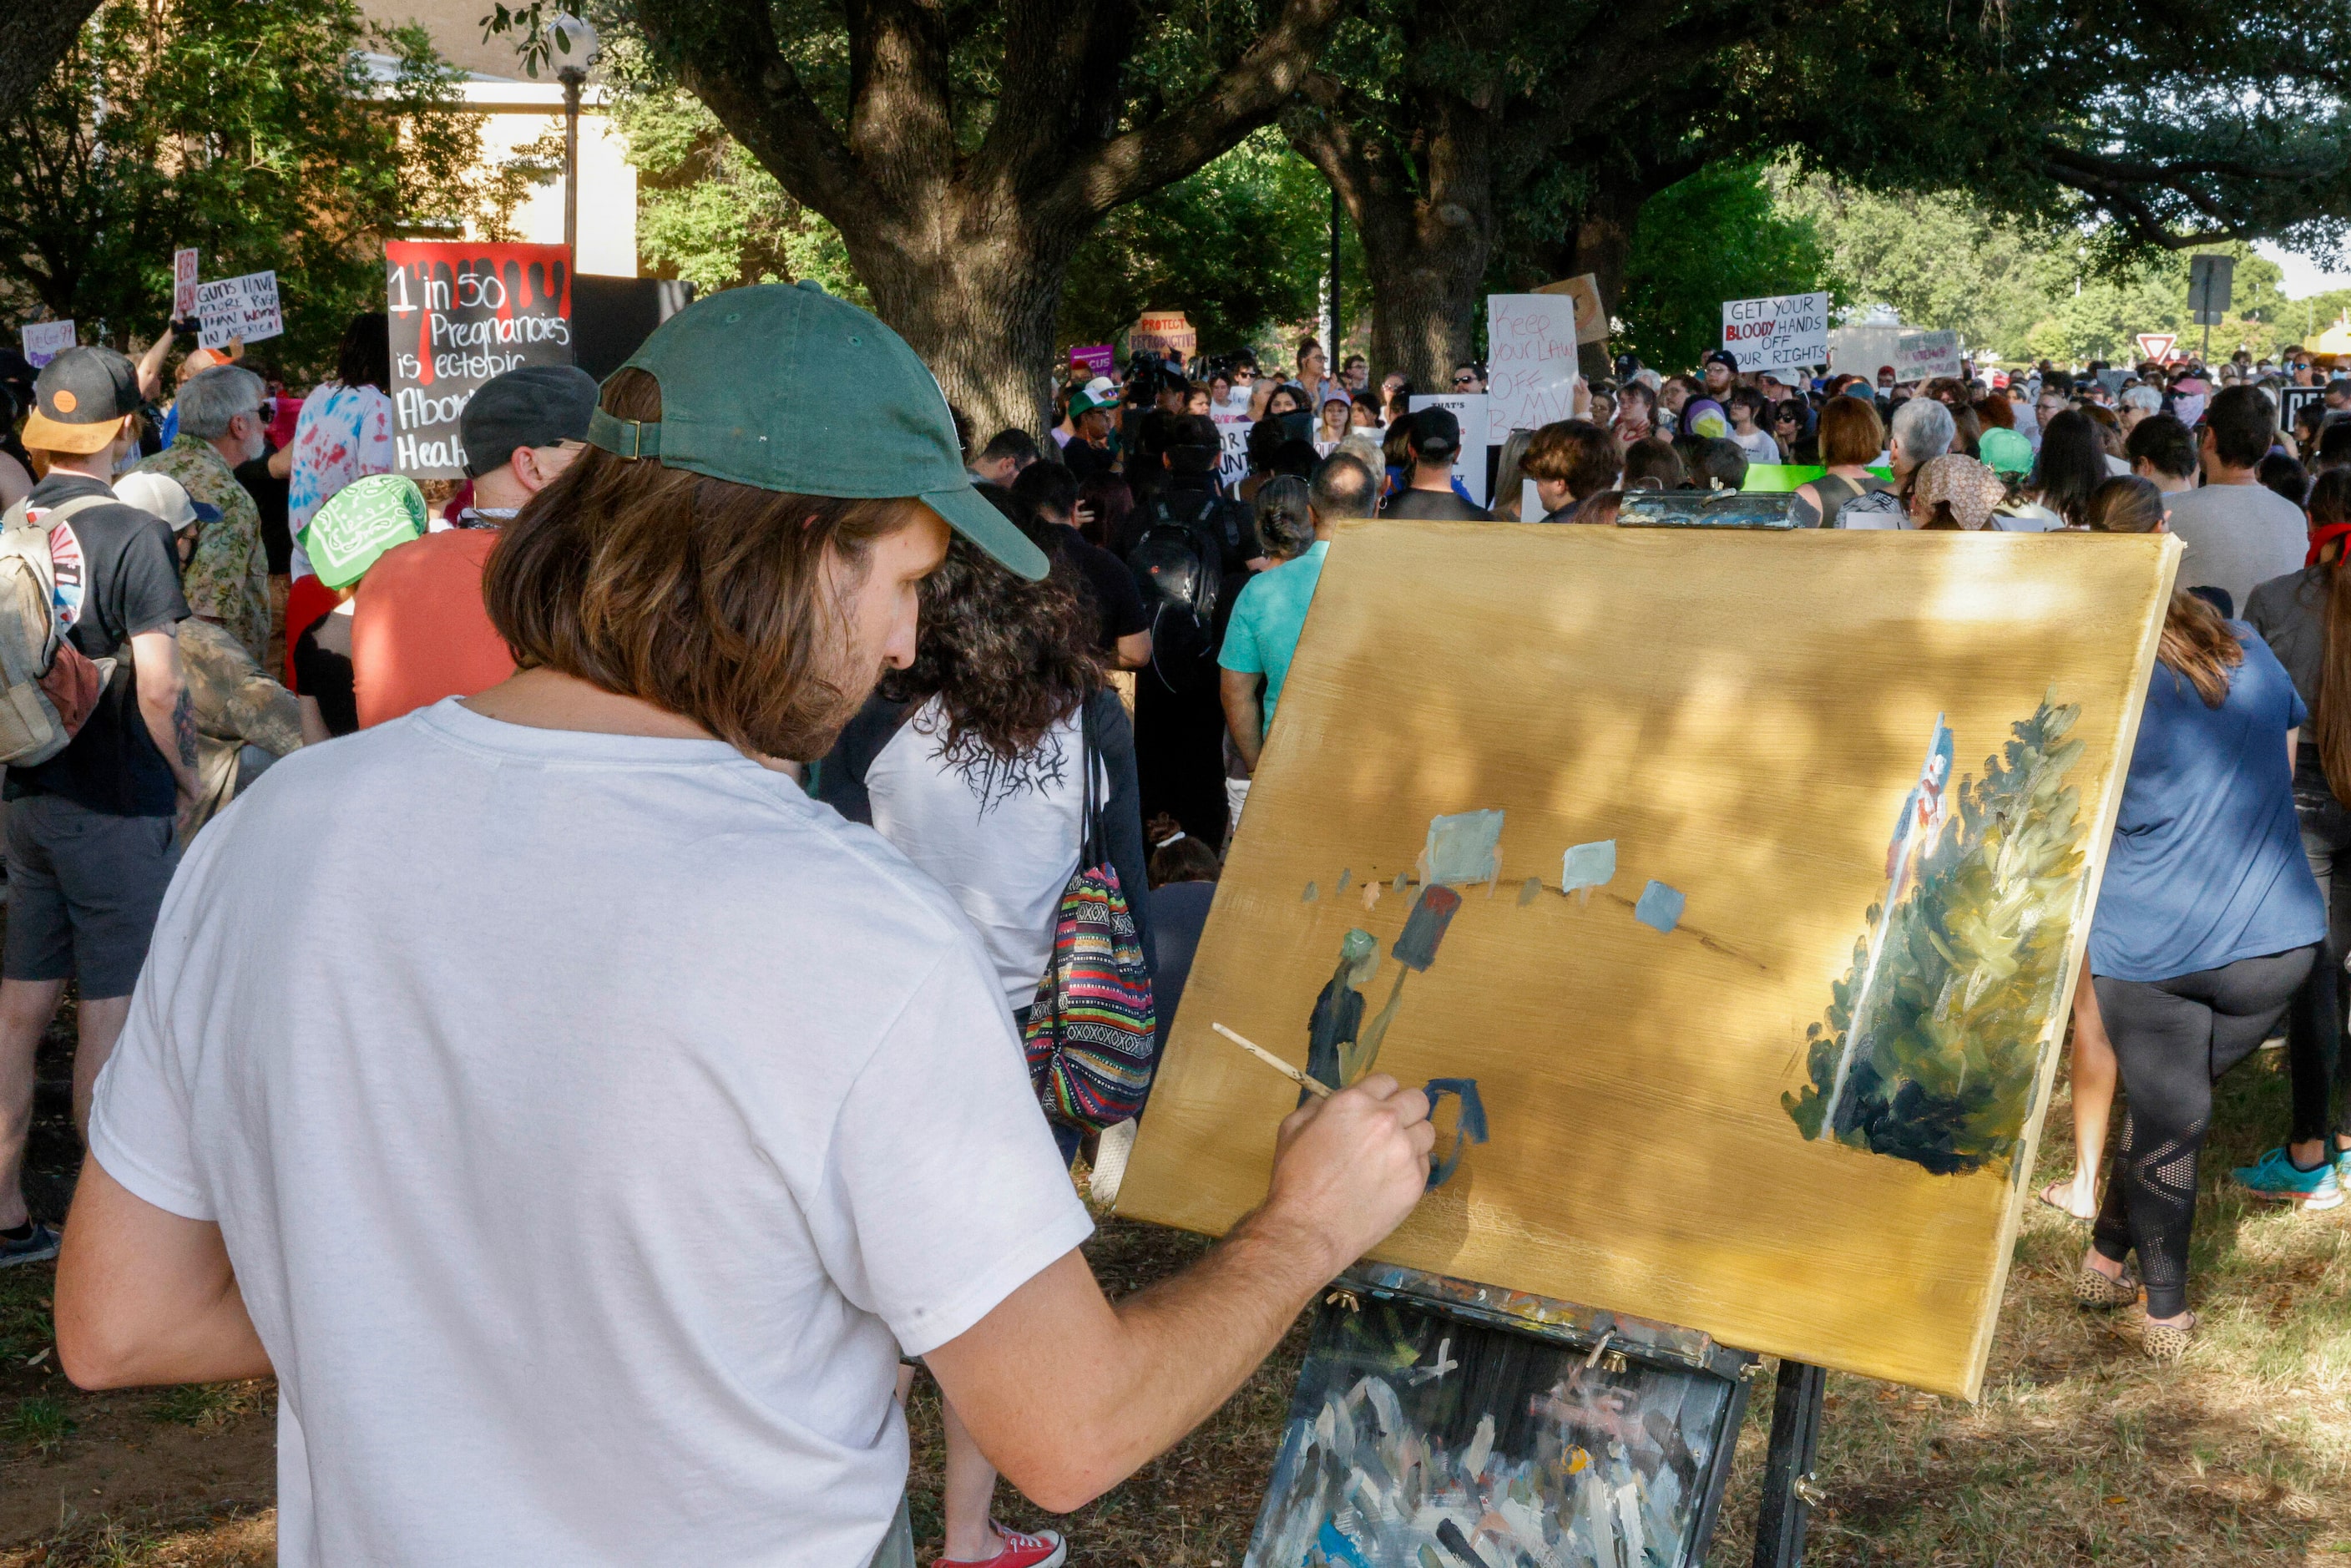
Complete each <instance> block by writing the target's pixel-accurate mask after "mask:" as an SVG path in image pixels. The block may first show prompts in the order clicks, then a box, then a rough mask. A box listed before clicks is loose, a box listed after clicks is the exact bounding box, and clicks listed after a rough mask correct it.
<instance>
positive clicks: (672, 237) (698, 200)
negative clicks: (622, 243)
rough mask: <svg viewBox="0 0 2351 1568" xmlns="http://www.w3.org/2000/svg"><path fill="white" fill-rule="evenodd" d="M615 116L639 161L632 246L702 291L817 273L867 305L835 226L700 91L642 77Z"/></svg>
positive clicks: (826, 284)
mask: <svg viewBox="0 0 2351 1568" xmlns="http://www.w3.org/2000/svg"><path fill="white" fill-rule="evenodd" d="M613 119H614V121H615V123H616V124H617V125H618V126H619V128H620V131H621V132H622V135H623V136H625V137H626V138H627V140H628V147H629V162H630V163H631V164H632V166H634V167H635V169H636V171H637V252H638V254H639V255H640V256H643V258H644V259H645V261H646V262H648V263H650V264H651V265H652V267H654V268H656V269H658V270H661V271H664V272H669V273H674V275H675V276H677V277H686V278H691V279H693V280H694V282H695V285H696V286H697V287H700V288H701V289H702V291H703V292H704V293H705V294H706V293H710V292H712V291H714V290H716V289H720V288H737V287H742V286H744V285H746V284H751V283H792V282H797V281H798V280H799V279H800V278H803V277H810V278H814V279H815V280H816V281H817V282H819V283H821V284H823V285H824V287H825V288H826V290H827V291H828V292H830V293H832V294H835V295H838V296H841V298H848V299H852V300H855V301H856V302H857V303H858V304H860V305H870V303H871V301H870V300H869V299H868V298H867V297H866V293H865V287H864V285H863V284H862V283H861V282H859V281H858V278H857V275H856V272H855V269H853V268H852V267H851V266H850V265H849V254H848V252H847V251H846V250H845V249H844V248H843V247H842V246H841V234H840V231H839V230H837V229H835V228H834V227H833V226H832V225H831V224H829V223H827V222H826V221H825V220H824V219H823V218H821V217H820V216H818V215H817V214H815V213H812V212H810V211H809V209H807V208H806V207H803V206H801V205H800V204H799V203H798V202H796V201H794V200H792V198H791V197H790V195H789V194H788V193H786V192H785V190H784V188H783V187H782V186H781V185H779V184H778V183H776V177H775V176H774V175H772V174H770V173H768V172H767V171H766V170H765V169H762V168H760V167H759V165H758V162H757V161H756V160H754V159H753V158H752V157H751V155H750V154H749V153H747V152H745V151H744V150H743V148H742V146H741V145H740V144H739V143H737V141H735V139H734V138H733V137H731V136H729V135H727V134H726V131H725V130H724V129H722V128H721V127H720V125H719V123H718V119H717V117H716V115H714V114H712V113H711V112H710V110H707V109H705V108H704V107H703V105H702V103H701V101H700V100H699V99H695V98H694V97H693V96H692V95H690V94H688V93H685V92H684V91H681V90H679V89H674V88H669V87H665V86H663V85H660V84H659V83H658V82H656V81H653V80H651V79H649V78H648V79H642V80H640V81H639V82H638V83H637V84H635V85H633V86H632V88H631V89H629V90H626V91H624V92H622V94H621V96H620V98H619V101H618V103H617V104H616V106H615V110H614V114H613Z"/></svg>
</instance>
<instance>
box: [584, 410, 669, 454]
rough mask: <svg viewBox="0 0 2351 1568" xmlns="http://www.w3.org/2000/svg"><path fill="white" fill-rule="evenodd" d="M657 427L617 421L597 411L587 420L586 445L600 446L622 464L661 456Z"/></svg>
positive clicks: (659, 430)
mask: <svg viewBox="0 0 2351 1568" xmlns="http://www.w3.org/2000/svg"><path fill="white" fill-rule="evenodd" d="M661 431H662V427H661V423H660V422H659V421H655V422H653V423H650V424H648V423H643V421H640V420H634V419H619V418H615V417H614V416H613V415H611V414H609V413H605V412H604V411H603V410H602V409H601V408H600V409H598V410H597V411H596V412H595V413H592V414H590V415H589V417H588V440H589V443H590V444H591V445H595V446H601V447H602V448H603V449H604V450H605V451H607V452H609V453H611V455H613V456H615V457H618V458H619V459H621V460H622V462H624V463H634V462H635V461H637V460H638V459H639V458H641V457H658V456H660V455H661Z"/></svg>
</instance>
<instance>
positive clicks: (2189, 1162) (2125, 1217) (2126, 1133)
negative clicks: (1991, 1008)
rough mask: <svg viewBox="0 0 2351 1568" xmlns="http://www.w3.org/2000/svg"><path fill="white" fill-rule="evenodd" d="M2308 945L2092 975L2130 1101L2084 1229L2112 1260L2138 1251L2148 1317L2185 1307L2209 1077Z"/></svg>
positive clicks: (2246, 1048) (2249, 1038) (2229, 1063)
mask: <svg viewBox="0 0 2351 1568" xmlns="http://www.w3.org/2000/svg"><path fill="white" fill-rule="evenodd" d="M2317 951H2318V948H2317V946H2316V945H2315V944H2314V945H2313V946H2308V947H2295V948H2293V949H2291V950H2289V951H2287V952H2283V953H2272V954H2269V955H2267V956H2263V957H2260V958H2240V959H2238V960H2237V961H2236V962H2235V963H2233V964H2228V965H2223V966H2222V967H2220V968H2218V969H2201V970H2199V971H2198V972H2196V973H2195V974H2192V975H2178V976H2174V977H2172V978H2170V979H2168V980H2118V979H2116V978H2114V977H2111V976H2108V975H2100V976H2098V977H2096V985H2097V989H2098V1011H2099V1013H2100V1014H2101V1015H2102V1016H2103V1017H2104V1018H2105V1024H2106V1037H2107V1038H2108V1039H2109V1040H2113V1041H2114V1046H2115V1060H2116V1063H2117V1064H2118V1065H2119V1066H2120V1068H2121V1070H2122V1087H2123V1094H2124V1097H2125V1098H2126V1100H2127V1101H2128V1109H2127V1110H2126V1111H2125V1113H2124V1114H2123V1133H2122V1146H2121V1147H2120V1149H2118V1150H2117V1151H2116V1155H2115V1173H2114V1177H2113V1179H2112V1180H2110V1181H2108V1182H2107V1183H2106V1197H2105V1203H2104V1204H2102V1205H2100V1207H2099V1208H2098V1223H2097V1226H2096V1228H2095V1230H2094V1231H2093V1232H2092V1233H2091V1237H2092V1242H2093V1244H2094V1245H2095V1247H2096V1248H2097V1249H2098V1253H2099V1255H2100V1256H2101V1257H2104V1258H2107V1259H2109V1260H2113V1261H2115V1262H2117V1263H2119V1262H2121V1261H2122V1260H2124V1259H2125V1258H2126V1257H2128V1256H2129V1255H2130V1254H2131V1252H2132V1250H2133V1249H2137V1253H2138V1271H2139V1278H2140V1279H2142V1280H2144V1281H2147V1316H2149V1317H2152V1318H2168V1317H2176V1316H2178V1315H2179V1313H2181V1312H2186V1311H2187V1310H2188V1237H2189V1229H2190V1228H2191V1227H2192V1226H2193V1224H2194V1223H2195V1218H2196V1158H2197V1155H2199V1153H2200V1152H2201V1151H2202V1149H2203V1147H2204V1134H2205V1130H2206V1128H2207V1127H2209V1126H2210V1124H2211V1121H2212V1085H2213V1084H2214V1083H2216V1082H2219V1081H2220V1075H2221V1074H2222V1073H2224V1072H2226V1071H2229V1069H2231V1067H2234V1066H2236V1065H2237V1063H2239V1062H2240V1061H2244V1059H2245V1058H2246V1057H2248V1056H2251V1055H2252V1053H2253V1052H2254V1051H2255V1050H2257V1049H2259V1047H2260V1045H2261V1043H2262V1040H2264V1039H2265V1038H2267V1036H2268V1034H2269V1032H2270V1029H2271V1027H2272V1026H2273V1025H2274V1024H2275V1023H2276V1022H2277V1021H2278V1019H2279V1017H2280V1016H2281V1015H2282V1014H2283V1013H2284V1011H2285V1009H2286V1004H2287V1003H2288V1002H2290V1001H2292V1000H2293V999H2294V988H2296V987H2297V986H2299V985H2301V984H2302V981H2303V977H2304V976H2305V975H2307V974H2308V973H2309V972H2310V966H2311V961H2312V959H2313V957H2314V956H2315V955H2316V954H2317Z"/></svg>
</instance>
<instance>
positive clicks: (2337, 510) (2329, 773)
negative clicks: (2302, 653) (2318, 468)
mask: <svg viewBox="0 0 2351 1568" xmlns="http://www.w3.org/2000/svg"><path fill="white" fill-rule="evenodd" d="M2341 523H2351V468H2329V469H2328V470H2327V471H2326V472H2325V473H2324V474H2321V475H2320V476H2318V483H2317V484H2316V485H2314V486H2312V487H2311V492H2310V526H2311V527H2312V528H2326V527H2328V526H2330V525H2333V524H2341ZM2343 549H2344V547H2343V544H2342V543H2341V542H2340V541H2337V542H2336V543H2335V544H2334V545H2332V546H2330V547H2329V556H2328V559H2327V566H2326V608H2325V612H2324V615H2325V626H2326V655H2325V660H2324V662H2323V663H2321V664H2320V665H2319V677H2318V701H2317V703H2316V704H2315V706H2316V707H2317V709H2318V712H2317V713H2316V714H2314V715H2313V716H2312V722H2313V724H2314V726H2315V727H2317V730H2318V737H2317V738H2318V761H2319V765H2320V766H2321V767H2323V768H2325V769H2326V787H2327V788H2328V789H2332V790H2334V791H2335V799H2336V800H2343V801H2351V571H2346V570H2344V569H2343ZM2337 693H2341V694H2343V695H2344V697H2345V698H2346V700H2344V701H2341V702H2337V701H2335V694H2337Z"/></svg>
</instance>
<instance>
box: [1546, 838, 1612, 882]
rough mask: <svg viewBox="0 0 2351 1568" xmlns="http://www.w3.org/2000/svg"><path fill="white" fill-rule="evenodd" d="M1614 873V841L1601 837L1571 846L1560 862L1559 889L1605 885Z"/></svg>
mask: <svg viewBox="0 0 2351 1568" xmlns="http://www.w3.org/2000/svg"><path fill="white" fill-rule="evenodd" d="M1615 874H1616V841H1615V840H1614V839H1601V840H1599V841H1596V842H1593V843H1589V844H1576V845H1573V847H1571V848H1570V849H1569V850H1568V852H1567V855H1566V858H1565V859H1563V860H1562V862H1560V872H1559V890H1560V892H1562V893H1574V892H1577V891H1579V890H1581V889H1583V888H1587V887H1605V886H1607V885H1608V882H1609V879H1610V878H1612V877H1614V875H1615Z"/></svg>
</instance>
